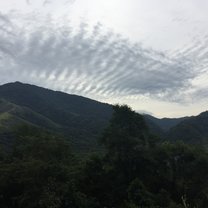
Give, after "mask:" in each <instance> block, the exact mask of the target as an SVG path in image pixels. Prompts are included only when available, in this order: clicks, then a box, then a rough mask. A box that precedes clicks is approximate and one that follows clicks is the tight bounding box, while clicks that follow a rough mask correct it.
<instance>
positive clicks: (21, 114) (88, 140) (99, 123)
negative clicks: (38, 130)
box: [0, 82, 112, 145]
mask: <svg viewBox="0 0 208 208" xmlns="http://www.w3.org/2000/svg"><path fill="white" fill-rule="evenodd" d="M0 99H1V100H4V101H2V103H3V102H4V104H2V106H0V107H1V110H0V111H2V113H1V115H0V125H7V126H8V127H10V126H12V125H11V123H19V122H20V121H21V122H30V123H32V124H35V125H37V126H41V127H44V128H47V129H50V130H51V129H53V130H55V131H58V132H59V133H63V134H64V135H65V136H68V137H71V138H72V140H73V143H75V144H76V143H77V144H78V145H94V144H95V143H96V138H97V137H98V136H99V134H100V133H101V132H102V130H103V129H104V128H105V126H106V125H107V124H108V121H109V119H110V118H111V115H112V107H111V106H110V105H108V104H104V103H100V102H97V101H94V100H91V99H88V98H84V97H81V96H76V95H69V94H66V93H62V92H56V91H52V90H48V89H44V88H41V87H37V86H34V85H29V84H22V83H20V82H15V83H10V84H5V85H2V86H0ZM7 108H8V109H7Z"/></svg>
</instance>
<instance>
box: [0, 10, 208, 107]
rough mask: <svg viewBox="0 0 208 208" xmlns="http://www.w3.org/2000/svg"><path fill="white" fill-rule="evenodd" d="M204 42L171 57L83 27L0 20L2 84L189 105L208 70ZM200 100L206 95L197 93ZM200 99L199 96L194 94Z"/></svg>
mask: <svg viewBox="0 0 208 208" xmlns="http://www.w3.org/2000/svg"><path fill="white" fill-rule="evenodd" d="M207 43H208V37H207V36H205V37H204V40H203V42H200V43H198V42H195V43H193V44H192V45H189V46H187V47H184V48H183V49H181V50H176V51H173V52H171V53H167V54H165V53H161V52H157V51H155V50H152V49H147V48H144V47H142V45H141V44H139V43H133V42H130V41H129V40H128V39H125V38H123V37H122V36H120V35H119V34H116V33H114V32H112V31H111V30H107V29H105V27H104V26H103V25H102V24H101V23H97V24H96V25H94V26H93V27H90V26H88V25H87V24H86V23H85V22H84V21H83V22H82V23H81V24H80V25H79V26H78V27H77V28H74V27H72V26H71V24H70V22H68V21H67V20H63V19H62V20H59V21H54V20H53V19H52V18H50V17H42V16H38V15H35V14H34V15H33V16H32V15H30V17H28V16H23V15H22V16H21V15H17V14H15V13H13V14H0V73H1V77H0V82H1V83H6V82H9V81H15V80H19V81H22V82H30V83H34V84H38V85H41V86H44V87H49V88H52V89H56V90H61V91H65V92H68V93H73V94H79V95H84V96H88V97H92V98H101V99H102V100H104V99H105V98H106V97H107V98H111V97H112V98H115V97H118V98H119V97H130V98H132V99H139V98H140V97H142V96H145V97H150V98H153V99H158V100H164V101H170V102H178V103H181V102H187V101H190V99H191V98H192V96H193V95H194V94H196V92H197V90H200V89H195V88H194V85H193V80H194V79H196V78H197V77H198V76H200V75H201V74H203V73H204V72H205V71H206V70H207V66H208V49H207ZM200 92H201V96H204V91H203V90H201V91H200ZM197 96H200V94H197Z"/></svg>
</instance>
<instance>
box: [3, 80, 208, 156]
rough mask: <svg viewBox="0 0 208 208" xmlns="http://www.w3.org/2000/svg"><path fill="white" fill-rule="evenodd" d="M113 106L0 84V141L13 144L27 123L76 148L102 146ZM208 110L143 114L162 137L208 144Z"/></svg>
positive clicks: (30, 86)
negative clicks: (195, 113) (179, 115)
mask: <svg viewBox="0 0 208 208" xmlns="http://www.w3.org/2000/svg"><path fill="white" fill-rule="evenodd" d="M112 112H113V109H112V106H111V105H108V104H105V103H100V102H97V101H94V100H91V99H88V98H84V97H80V96H76V95H69V94H66V93H62V92H56V91H52V90H48V89H44V88H41V87H37V86H34V85H28V84H22V83H20V82H15V83H10V84H6V85H2V86H0V135H1V138H0V143H5V144H7V145H8V144H11V143H12V141H13V139H14V138H13V132H11V131H13V128H14V127H15V128H16V126H18V125H22V124H27V125H30V126H35V127H41V128H44V129H46V130H48V131H51V132H53V133H55V134H57V133H58V134H60V135H62V136H63V137H66V138H67V139H68V140H69V141H70V142H71V144H72V145H73V149H76V150H79V151H85V152H88V151H92V150H96V149H99V148H100V146H99V144H98V143H97V138H98V137H100V135H101V134H102V132H103V130H104V129H105V127H106V126H107V125H108V124H109V121H110V118H111V116H112ZM207 115H208V113H207V112H204V113H202V114H200V115H198V116H192V117H184V118H163V119H158V118H155V117H153V116H150V115H144V118H145V122H146V124H147V125H148V128H149V129H150V131H151V132H152V133H153V134H155V135H158V136H159V137H161V138H163V139H165V140H170V141H172V142H174V141H177V140H180V141H181V140H182V141H185V142H186V143H190V144H200V145H207V142H208V141H207V138H208V125H207V124H208V118H207V117H208V116H207Z"/></svg>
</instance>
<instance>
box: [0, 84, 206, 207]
mask: <svg viewBox="0 0 208 208" xmlns="http://www.w3.org/2000/svg"><path fill="white" fill-rule="evenodd" d="M207 124H208V113H207V112H204V113H202V114H200V115H199V116H195V117H186V118H181V119H156V118H154V117H150V116H145V117H143V116H142V115H139V114H137V113H135V112H134V111H132V110H131V109H130V108H129V107H128V106H118V105H117V106H110V105H108V104H103V103H99V102H97V101H93V100H90V99H87V98H83V97H79V96H75V95H68V94H65V93H61V92H54V91H51V90H47V89H43V88H40V87H36V86H32V85H25V84H21V83H13V84H7V85H3V86H0V143H1V145H0V207H1V208H25V207H27V208H104V207H105V208H113V207H114V208H206V207H208V177H207V174H208V152H207V146H206V145H207V139H208V125H207ZM153 133H155V134H157V136H155V134H153ZM158 135H159V136H161V139H160V137H159V136H158ZM191 144H194V145H195V144H199V145H195V146H191ZM77 150H79V151H78V152H77ZM89 150H90V151H89ZM92 150H96V153H90V152H92ZM83 152H84V153H86V152H88V154H81V153H83Z"/></svg>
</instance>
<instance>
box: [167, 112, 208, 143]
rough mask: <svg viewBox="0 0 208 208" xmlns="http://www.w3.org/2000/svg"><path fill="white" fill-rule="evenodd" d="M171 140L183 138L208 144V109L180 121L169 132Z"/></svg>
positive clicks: (188, 141)
mask: <svg viewBox="0 0 208 208" xmlns="http://www.w3.org/2000/svg"><path fill="white" fill-rule="evenodd" d="M167 138H168V139H170V140H171V141H176V140H182V141H184V142H186V143H190V144H201V145H207V144H208V111H205V112H203V113H201V114H199V115H198V116H192V117H189V118H188V119H185V120H184V121H182V122H180V123H179V124H177V125H176V126H174V127H173V128H171V129H170V130H169V131H168V132H167Z"/></svg>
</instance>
